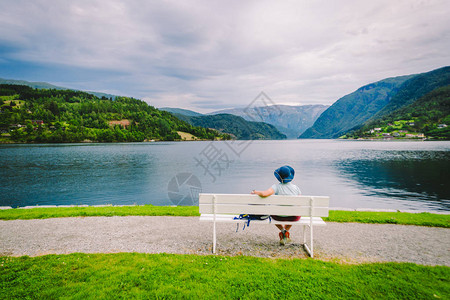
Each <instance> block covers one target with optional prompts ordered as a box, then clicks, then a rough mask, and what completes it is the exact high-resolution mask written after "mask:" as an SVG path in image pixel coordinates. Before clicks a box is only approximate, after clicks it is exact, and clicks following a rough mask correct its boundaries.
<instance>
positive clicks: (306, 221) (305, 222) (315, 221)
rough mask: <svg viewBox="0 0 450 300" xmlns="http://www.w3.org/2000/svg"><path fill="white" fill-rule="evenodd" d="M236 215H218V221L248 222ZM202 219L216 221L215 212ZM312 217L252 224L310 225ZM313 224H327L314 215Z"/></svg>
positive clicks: (203, 220)
mask: <svg viewBox="0 0 450 300" xmlns="http://www.w3.org/2000/svg"><path fill="white" fill-rule="evenodd" d="M235 217H239V215H216V222H220V223H222V222H224V223H225V222H226V223H246V222H247V220H244V219H234V218H235ZM200 221H202V222H213V221H214V215H213V214H202V215H201V216H200ZM309 221H310V217H301V218H300V220H298V221H295V222H292V221H286V222H283V221H277V220H274V219H272V221H271V222H270V221H269V220H268V219H267V220H251V221H250V224H252V223H253V222H258V224H295V225H309V224H310V223H309ZM312 224H313V225H314V226H325V225H326V223H325V221H324V220H322V218H320V217H313V218H312Z"/></svg>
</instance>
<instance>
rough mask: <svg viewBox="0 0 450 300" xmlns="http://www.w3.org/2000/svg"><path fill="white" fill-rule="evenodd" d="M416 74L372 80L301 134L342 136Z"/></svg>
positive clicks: (373, 112)
mask: <svg viewBox="0 0 450 300" xmlns="http://www.w3.org/2000/svg"><path fill="white" fill-rule="evenodd" d="M413 77H414V75H410V76H400V77H394V78H387V79H384V80H381V81H378V82H375V83H371V84H368V85H366V86H363V87H361V88H359V89H358V90H356V91H355V92H353V93H351V94H349V95H346V96H344V97H342V98H340V99H339V100H337V101H336V102H335V103H334V104H333V105H331V106H330V107H329V108H328V109H327V110H325V111H324V112H323V113H322V114H321V115H320V117H319V118H318V119H317V120H316V121H315V122H314V125H313V126H312V127H310V128H308V129H307V130H306V131H305V132H304V133H303V134H302V135H300V136H299V138H313V139H328V138H338V137H340V136H341V135H343V134H344V133H346V132H347V131H349V130H351V129H353V128H354V127H356V126H359V125H360V124H362V123H364V122H366V121H367V120H369V119H370V118H371V117H372V116H373V115H374V114H376V113H377V112H378V111H380V110H381V109H382V108H383V107H385V106H386V104H387V103H389V101H390V99H391V98H392V97H393V96H394V95H395V94H396V93H397V92H398V90H399V88H400V86H401V85H402V84H403V83H404V82H405V81H407V80H408V79H411V78H413Z"/></svg>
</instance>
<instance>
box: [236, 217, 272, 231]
mask: <svg viewBox="0 0 450 300" xmlns="http://www.w3.org/2000/svg"><path fill="white" fill-rule="evenodd" d="M234 219H235V220H247V222H246V223H244V227H243V228H242V230H244V229H245V225H247V227H248V226H250V221H251V220H259V221H262V220H267V219H269V222H272V217H271V216H269V215H250V214H240V215H239V217H234ZM238 230H239V223H238V224H237V227H236V232H237V231H238Z"/></svg>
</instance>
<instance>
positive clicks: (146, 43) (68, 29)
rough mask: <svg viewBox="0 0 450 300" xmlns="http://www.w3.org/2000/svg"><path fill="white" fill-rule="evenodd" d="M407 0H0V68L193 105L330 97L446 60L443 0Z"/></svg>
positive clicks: (20, 76) (448, 30) (448, 44)
mask: <svg viewBox="0 0 450 300" xmlns="http://www.w3.org/2000/svg"><path fill="white" fill-rule="evenodd" d="M448 4H449V3H448V1H445V0H430V1H419V0H408V1H395V2H392V1H387V0H374V1H370V2H367V1H356V0H345V1H333V2H330V1H285V2H275V3H272V2H269V1H225V2H220V1H191V0H189V1H183V2H177V1H164V2H162V1H161V2H156V1H145V0H132V1H123V2H122V1H118V0H110V1H105V0H96V1H88V0H74V1H51V0H36V1H30V0H16V1H5V0H0V78H7V79H17V80H27V81H33V82H48V83H51V84H54V85H57V86H62V87H67V88H72V89H79V90H86V91H95V92H104V93H109V94H115V95H124V96H131V97H135V98H139V99H142V100H145V101H146V102H148V103H149V104H151V105H153V106H156V107H179V108H184V109H190V110H194V111H198V112H202V113H207V112H211V111H215V110H221V109H226V108H234V107H245V106H246V105H248V104H249V103H251V102H252V101H253V100H254V99H255V97H257V96H258V95H259V94H260V92H262V91H263V92H265V94H267V95H268V96H269V97H270V99H271V100H272V101H273V102H274V103H276V104H285V105H308V104H324V105H331V104H332V103H334V102H335V101H336V100H338V99H339V98H341V97H342V96H344V95H347V94H349V93H352V92H354V91H355V90H356V89H358V88H359V87H361V86H363V85H366V84H369V83H372V82H376V81H379V80H382V79H384V78H387V77H396V76H401V75H410V74H417V73H423V72H428V71H431V70H434V69H437V68H441V67H444V66H448V65H450V51H449V49H450V18H449V17H448V16H449V15H450V5H448Z"/></svg>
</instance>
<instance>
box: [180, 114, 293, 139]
mask: <svg viewBox="0 0 450 300" xmlns="http://www.w3.org/2000/svg"><path fill="white" fill-rule="evenodd" d="M177 116H178V117H179V118H182V119H183V120H186V121H187V122H189V123H191V124H192V125H194V126H201V127H206V128H214V129H217V130H219V131H220V132H223V133H228V134H232V135H233V136H234V137H236V138H237V139H242V140H281V139H285V138H286V136H285V135H284V134H282V133H280V132H279V131H278V130H277V129H276V128H275V126H273V125H270V124H267V123H263V122H250V121H246V120H244V118H242V117H238V116H234V115H230V114H218V115H210V116H199V117H192V116H191V117H190V116H183V115H177Z"/></svg>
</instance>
